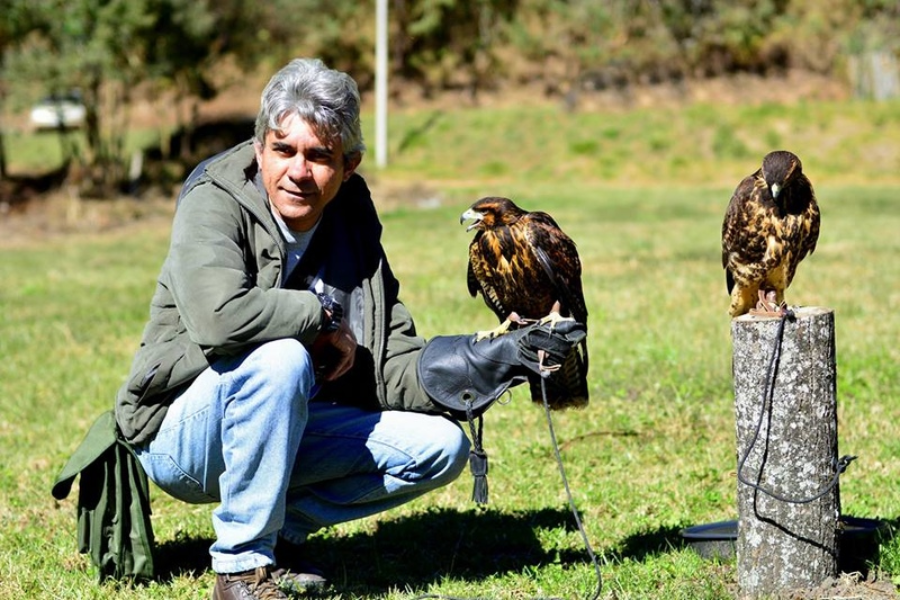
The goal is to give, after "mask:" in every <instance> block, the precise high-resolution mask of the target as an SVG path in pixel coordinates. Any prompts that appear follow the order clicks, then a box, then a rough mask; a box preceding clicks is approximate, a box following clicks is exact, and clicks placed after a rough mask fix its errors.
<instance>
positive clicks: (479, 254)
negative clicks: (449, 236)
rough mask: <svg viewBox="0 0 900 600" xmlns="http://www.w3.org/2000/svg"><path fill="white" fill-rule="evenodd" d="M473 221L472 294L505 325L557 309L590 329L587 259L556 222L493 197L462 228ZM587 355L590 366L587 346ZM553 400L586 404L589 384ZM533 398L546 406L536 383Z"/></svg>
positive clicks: (484, 200)
mask: <svg viewBox="0 0 900 600" xmlns="http://www.w3.org/2000/svg"><path fill="white" fill-rule="evenodd" d="M468 219H473V220H474V222H473V223H472V224H471V225H470V226H469V227H468V228H467V231H471V230H473V229H474V230H477V233H476V234H475V237H474V238H473V239H472V242H471V244H470V245H469V265H468V273H467V282H468V288H469V293H470V294H471V295H472V296H473V297H475V296H477V295H478V294H479V293H480V294H481V295H482V297H483V298H484V302H485V304H487V306H488V307H489V308H490V309H491V310H492V311H493V312H494V314H495V315H497V318H498V319H499V320H500V322H501V323H503V322H505V321H507V319H508V318H509V317H510V315H511V314H515V315H517V316H518V317H521V318H523V319H532V320H536V319H541V318H544V317H546V316H547V315H548V314H550V313H551V311H553V310H554V307H557V308H558V309H559V313H560V315H561V316H563V317H572V318H574V319H575V320H576V321H578V322H580V323H583V324H584V325H585V326H587V316H588V311H587V307H586V306H585V302H584V292H583V289H582V283H581V260H580V259H579V257H578V252H577V250H576V248H575V242H573V241H572V239H571V238H570V237H569V236H568V235H566V234H565V233H564V232H563V231H562V229H560V227H559V225H557V223H556V221H555V220H554V219H553V217H551V216H550V215H549V214H547V213H545V212H539V211H536V212H528V211H525V210H522V209H521V208H519V207H518V206H516V204H515V203H514V202H513V201H512V200H510V199H508V198H501V197H488V198H482V199H481V200H479V201H477V202H476V203H475V204H473V205H472V206H471V207H470V208H469V209H468V210H467V211H466V212H464V213H463V214H462V217H461V218H460V223H463V222H465V221H466V220H468ZM583 350H584V352H583V354H584V362H585V366H586V364H587V348H586V344H585V346H584V349H583ZM550 396H551V397H550V398H548V402H549V403H550V405H551V406H552V407H554V408H559V407H561V405H584V404H586V403H587V389H586V384H585V387H584V390H583V397H578V398H563V397H559V394H553V393H552V390H551V394H550ZM552 396H556V397H552ZM532 398H533V400H535V401H536V402H539V401H541V396H540V386H539V384H538V385H535V382H532ZM554 404H556V406H554Z"/></svg>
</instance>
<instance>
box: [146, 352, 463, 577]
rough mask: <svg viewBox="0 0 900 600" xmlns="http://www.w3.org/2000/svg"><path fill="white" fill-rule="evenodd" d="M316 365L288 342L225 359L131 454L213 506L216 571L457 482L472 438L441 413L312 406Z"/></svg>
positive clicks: (159, 481) (168, 486) (185, 493)
mask: <svg viewBox="0 0 900 600" xmlns="http://www.w3.org/2000/svg"><path fill="white" fill-rule="evenodd" d="M312 385H313V367H312V361H311V359H310V356H309V353H308V352H307V351H306V349H305V348H304V346H303V345H302V344H300V342H298V341H297V340H293V339H285V340H278V341H274V342H269V343H266V344H263V345H261V346H258V347H256V348H254V349H253V350H250V351H249V352H247V353H246V354H243V355H239V356H235V357H233V358H228V359H223V360H220V361H217V362H216V363H214V364H213V365H212V366H211V367H210V368H208V369H206V370H205V371H204V372H203V373H201V374H200V375H199V376H198V377H197V379H196V380H195V381H194V382H193V383H192V384H191V385H190V386H189V387H188V388H187V389H186V390H185V391H184V392H183V393H182V394H181V395H180V396H179V397H178V398H177V399H176V400H175V401H174V402H173V403H172V405H171V406H170V407H169V410H168V412H167V413H166V417H165V419H164V420H163V423H162V427H161V428H160V430H159V433H157V435H156V437H154V438H153V439H152V440H151V441H150V442H149V443H147V444H146V445H144V446H143V447H141V448H136V449H135V451H136V453H137V455H138V457H139V458H140V461H141V464H142V465H143V466H144V469H145V471H146V472H147V476H148V477H149V478H150V479H151V480H152V481H153V482H154V483H155V484H156V485H158V486H159V487H160V488H162V489H163V490H164V491H166V492H167V493H169V494H171V495H172V496H174V497H176V498H178V499H180V500H184V501H185V502H191V503H204V502H218V503H219V505H218V506H217V507H216V508H215V509H214V510H213V515H212V518H213V527H214V529H215V533H216V541H215V542H214V543H213V545H212V547H211V548H210V554H211V555H212V566H213V570H214V571H216V572H218V573H234V572H239V571H246V570H250V569H255V568H256V567H260V566H263V565H267V564H273V563H274V547H275V542H276V539H277V538H278V537H279V536H280V537H283V538H285V539H286V540H287V541H289V542H292V543H294V544H300V543H302V542H303V541H305V540H306V537H307V536H308V535H309V534H310V533H312V532H313V531H316V530H317V529H320V528H322V527H327V526H329V525H333V524H335V523H341V522H344V521H349V520H353V519H359V518H362V517H365V516H369V515H372V514H375V513H378V512H381V511H384V510H386V509H389V508H393V507H395V506H399V505H400V504H403V503H404V502H407V501H409V500H412V499H413V498H415V497H417V496H420V495H422V494H424V493H425V492H428V491H429V490H432V489H435V488H437V487H440V486H442V485H446V484H447V483H449V482H451V481H453V480H454V479H456V478H457V477H458V476H459V474H460V473H461V472H462V470H463V469H464V468H465V465H466V462H467V458H468V451H469V441H468V438H467V437H466V435H465V433H464V432H463V431H462V429H461V428H460V427H459V425H458V424H457V423H456V422H454V421H452V420H450V419H448V418H445V417H442V416H435V415H426V414H421V413H413V412H400V411H386V412H369V411H364V410H361V409H358V408H355V407H352V406H343V405H339V404H332V403H330V402H324V401H323V402H316V401H310V400H309V395H310V390H311V387H312Z"/></svg>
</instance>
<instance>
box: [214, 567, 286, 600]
mask: <svg viewBox="0 0 900 600" xmlns="http://www.w3.org/2000/svg"><path fill="white" fill-rule="evenodd" d="M212 600H287V595H285V593H284V592H282V591H281V589H280V588H279V587H278V581H277V580H276V579H275V577H273V576H272V571H271V566H270V565H267V566H264V567H257V568H255V569H253V570H252V571H244V572H242V573H218V574H217V575H216V585H215V587H214V588H213V593H212Z"/></svg>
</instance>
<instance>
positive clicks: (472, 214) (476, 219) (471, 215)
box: [459, 208, 484, 231]
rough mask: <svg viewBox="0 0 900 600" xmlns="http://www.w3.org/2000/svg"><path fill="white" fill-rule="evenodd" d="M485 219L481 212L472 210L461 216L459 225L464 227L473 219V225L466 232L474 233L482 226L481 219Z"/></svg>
mask: <svg viewBox="0 0 900 600" xmlns="http://www.w3.org/2000/svg"><path fill="white" fill-rule="evenodd" d="M483 218H484V215H483V214H481V213H480V212H478V211H476V210H472V209H471V208H470V209H469V210H467V211H466V212H464V213H463V214H462V215H460V217H459V224H460V225H462V224H463V223H465V222H466V221H468V220H469V219H472V220H473V223H471V224H470V225H469V226H468V227H466V231H472V230H473V229H475V228H476V227H478V226H479V225H480V224H481V219H483Z"/></svg>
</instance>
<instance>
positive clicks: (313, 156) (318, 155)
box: [306, 150, 332, 163]
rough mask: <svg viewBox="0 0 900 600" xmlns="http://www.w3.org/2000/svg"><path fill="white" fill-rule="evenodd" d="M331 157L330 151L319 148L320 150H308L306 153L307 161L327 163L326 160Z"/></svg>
mask: <svg viewBox="0 0 900 600" xmlns="http://www.w3.org/2000/svg"><path fill="white" fill-rule="evenodd" d="M331 157H332V155H331V153H330V152H327V151H324V150H320V151H314V152H310V153H309V154H308V155H307V157H306V160H309V161H311V162H315V163H328V162H331Z"/></svg>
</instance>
